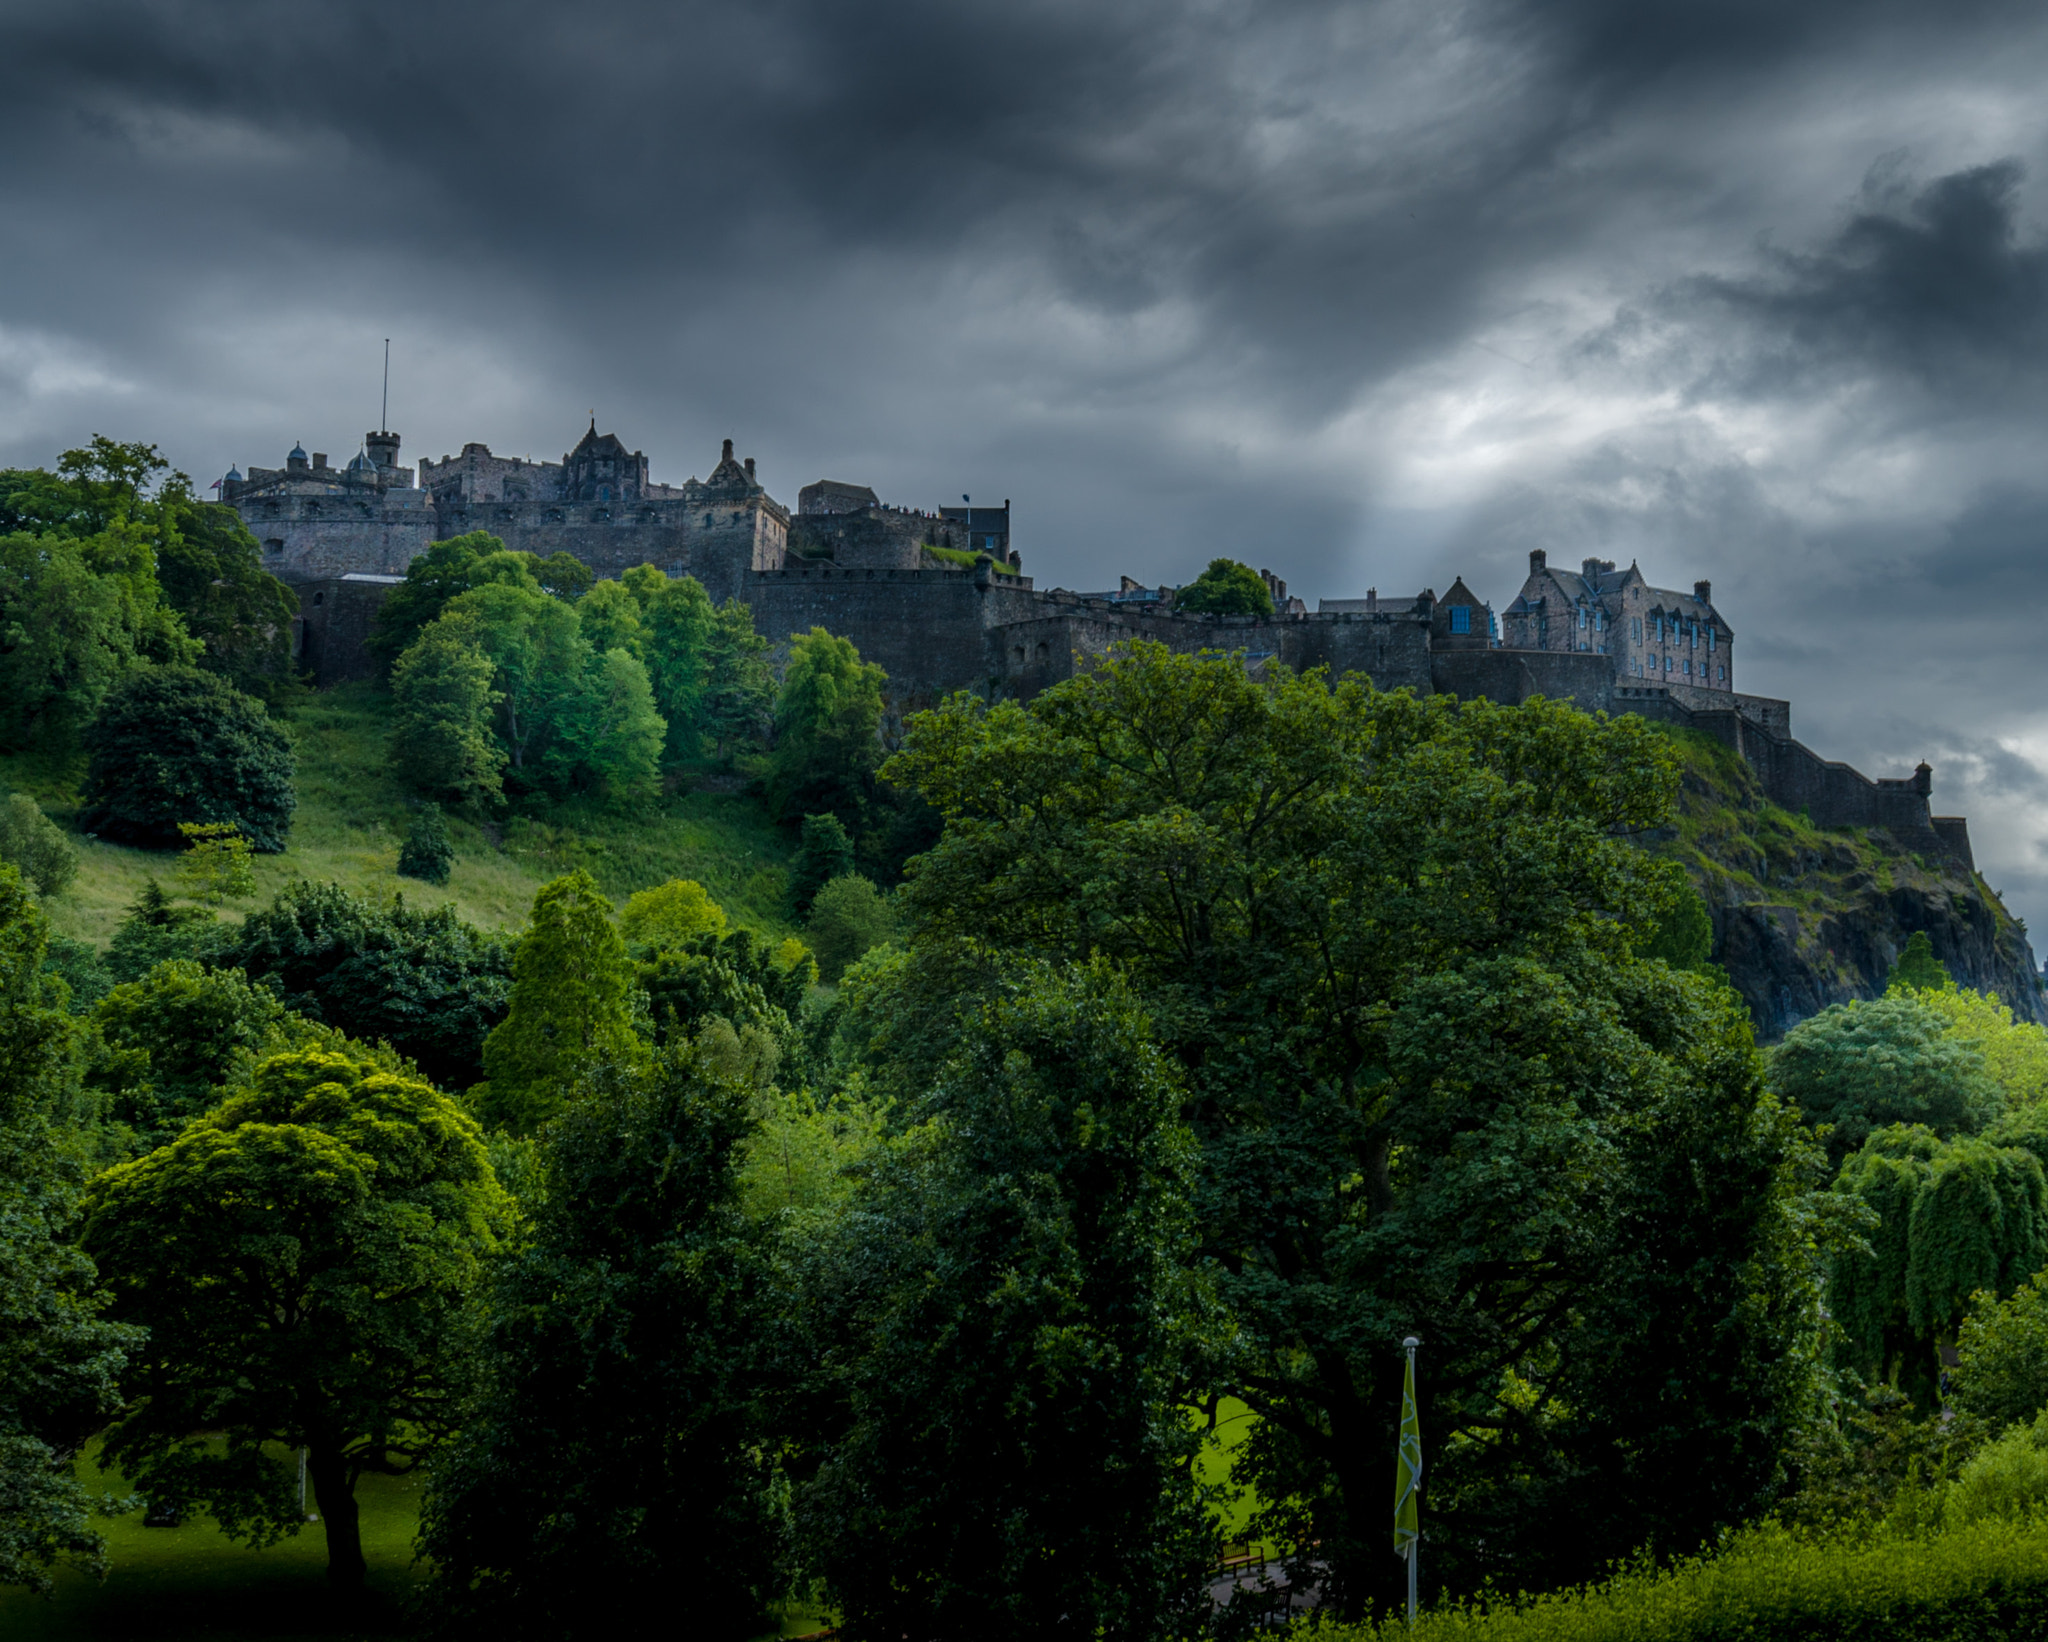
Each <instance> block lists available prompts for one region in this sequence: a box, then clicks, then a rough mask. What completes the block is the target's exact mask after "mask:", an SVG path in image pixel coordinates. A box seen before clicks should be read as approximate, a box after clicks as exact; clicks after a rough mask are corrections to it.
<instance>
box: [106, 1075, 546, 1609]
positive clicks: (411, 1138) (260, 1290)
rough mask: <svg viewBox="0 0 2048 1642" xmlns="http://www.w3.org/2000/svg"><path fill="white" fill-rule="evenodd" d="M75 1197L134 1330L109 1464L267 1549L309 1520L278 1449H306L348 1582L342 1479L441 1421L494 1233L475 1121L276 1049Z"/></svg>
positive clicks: (450, 1417)
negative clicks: (81, 1201) (193, 1117)
mask: <svg viewBox="0 0 2048 1642" xmlns="http://www.w3.org/2000/svg"><path fill="white" fill-rule="evenodd" d="M87 1210H88V1218H87V1222H86V1228H85V1236H84V1240H83V1246H84V1247H85V1248H86V1250H87V1251H88V1252H89V1253H91V1254H92V1255H93V1256H94V1257H95V1258H97V1259H98V1260H99V1261H101V1263H102V1264H103V1265H104V1266H105V1268H106V1270H107V1271H108V1272H109V1273H110V1274H111V1275H112V1276H113V1281H114V1285H115V1290H116V1294H117V1301H116V1305H115V1313H116V1315H117V1316H118V1317H120V1318H121V1319H123V1320H125V1321H130V1322H135V1323H139V1324H141V1325H143V1326H145V1327H147V1328H148V1330H149V1342H148V1346H147V1349H146V1350H145V1351H143V1352H141V1353H139V1354H138V1356H137V1358H136V1361H135V1365H134V1367H133V1369H132V1370H131V1376H130V1383H131V1387H132V1389H133V1391H134V1392H135V1393H137V1397H136V1400H135V1401H134V1402H132V1403H131V1404H130V1405H129V1408H128V1411H127V1412H126V1414H125V1415H124V1416H123V1417H122V1419H121V1420H120V1421H118V1422H117V1423H116V1424H115V1425H114V1426H113V1427H112V1429H111V1430H110V1431H109V1432H108V1434H107V1439H106V1446H105V1451H104V1452H105V1456H106V1459H107V1461H108V1462H109V1463H111V1464H118V1465H120V1466H121V1467H122V1468H123V1469H124V1470H125V1471H126V1472H127V1474H128V1475H129V1476H130V1477H132V1478H133V1479H134V1480H135V1481H136V1483H137V1484H138V1485H139V1486H140V1487H142V1488H143V1489H145V1490H147V1491H148V1492H150V1493H151V1494H153V1495H158V1496H162V1497H168V1498H172V1499H178V1500H183V1501H189V1502H204V1503H205V1504H206V1506H207V1508H208V1509H209V1510H211V1512H212V1513H213V1515H214V1517H215V1519H216V1520H217V1521H218V1522H219V1523H220V1526H221V1528H222V1531H223V1532H225V1533H227V1534H228V1535H229V1536H230V1537H232V1538H244V1539H249V1540H252V1541H254V1542H255V1543H257V1544H264V1543H269V1542H271V1541H274V1540H276V1539H278V1538H281V1537H283V1536H284V1535H286V1534H291V1533H296V1532H297V1531H298V1530H299V1528H300V1527H301V1526H302V1525H303V1522H304V1518H303V1516H302V1514H301V1512H300V1510H299V1504H298V1489H297V1486H296V1477H295V1476H294V1475H293V1474H292V1468H291V1467H290V1466H289V1465H288V1463H287V1462H286V1461H284V1460H282V1459H279V1458H276V1457H274V1454H275V1450H276V1449H277V1448H280V1447H281V1448H304V1449H306V1451H307V1471H308V1476H309V1478H310V1480H311V1482H312V1485H313V1491H314V1495H315V1497H316V1499H317V1500H318V1503H319V1512H320V1517H321V1520H322V1522H323V1523H324V1524H325V1526H326V1532H327V1553H328V1577H329V1578H330V1579H331V1580H333V1581H335V1582H336V1583H337V1584H340V1585H343V1586H355V1585H359V1584H360V1583H361V1582H362V1578H363V1572H364V1565H363V1555H362V1542H361V1534H360V1530H359V1526H358V1523H357V1518H356V1504H355V1485H356V1482H357V1480H358V1478H360V1477H361V1475H362V1474H363V1473H364V1472H365V1471H378V1472H386V1473H400V1472H404V1471H407V1470H410V1469H411V1468H412V1467H413V1466H414V1465H416V1464H417V1463H418V1462H419V1460H420V1459H421V1458H422V1457H424V1456H425V1455H426V1454H427V1453H428V1452H430V1451H431V1450H432V1448H433V1446H434V1444H435V1443H436V1442H437V1441H438V1440H439V1439H440V1438H441V1437H443V1436H444V1435H445V1434H446V1433H447V1432H448V1431H449V1429H450V1428H451V1427H452V1426H453V1425H454V1424H455V1423H456V1421H457V1418H458V1407H459V1399H460V1396H461V1393H462V1392H463V1390H464V1388H465V1385H466V1379H467V1374H468V1369H469V1364H468V1360H467V1358H466V1354H465V1348H464V1343H463V1335H462V1331H461V1330H460V1329H459V1328H458V1327H457V1326H456V1324H457V1321H458V1318H459V1315H460V1313H461V1310H462V1307H463V1305H464V1302H465V1300H466V1298H467V1296H468V1295H469V1293H470V1292H471V1291H472V1290H473V1289H474V1288H475V1287H476V1286H477V1284H478V1283H479V1281H480V1279H481V1277H482V1275H483V1272H484V1269H485V1264H486V1262H487V1261H488V1260H489V1259H490V1258H491V1257H492V1256H493V1255H494V1254H495V1253H496V1251H497V1249H498V1247H499V1245H500V1242H501V1240H502V1238H503V1237H504V1235H505V1233H506V1231H507V1229H508V1227H509V1223H510V1201H509V1199H508V1198H507V1197H506V1196H505V1193H504V1191H503V1190H502V1188H500V1187H499V1185H498V1183H497V1180H496V1178H495V1176H494V1174H493V1173H492V1169H491V1164H490V1158H489V1155H488V1153H487V1151H486V1149H485V1146H484V1141H483V1135H482V1132H481V1131H480V1130H479V1129H478V1128H477V1126H476V1124H475V1122H474V1121H473V1120H471V1119H470V1118H469V1117H468V1116H467V1115H466V1114H465V1113H464V1112H463V1111H462V1110H461V1108H460V1107H458V1106H457V1105H456V1104H455V1103H454V1102H453V1101H452V1100H450V1099H449V1098H448V1097H447V1096H445V1095H443V1094H441V1093H439V1092H438V1091H437V1090H435V1089H434V1088H433V1087H432V1086H431V1085H430V1084H428V1083H426V1082H424V1081H423V1080H421V1079H419V1078H416V1077H409V1076H406V1075H404V1074H401V1073H395V1072H390V1071H385V1070H382V1069H380V1068H378V1067H377V1066H376V1065H375V1064H373V1063H371V1062H369V1061H365V1060H359V1059H356V1058H353V1057H351V1056H348V1055H344V1054H337V1053H331V1052H322V1051H307V1052H303V1053H297V1054H285V1055H278V1056H274V1057H272V1058H271V1059H269V1060H267V1061H265V1062H263V1063H262V1064H261V1065H260V1066H259V1067H257V1068H256V1070H255V1072H254V1074H253V1076H252V1077H251V1078H250V1080H249V1081H248V1083H247V1084H245V1085H244V1086H242V1087H240V1088H238V1089H237V1090H235V1091H234V1092H233V1093H231V1094H230V1095H229V1096H228V1098H227V1099H226V1100H224V1101H223V1102H222V1103H221V1104H220V1105H219V1106H218V1107H216V1108H215V1109H214V1110H213V1111H212V1112H210V1113H208V1114H207V1115H206V1116H204V1117H203V1118H201V1119H199V1120H197V1121H196V1122H194V1123H193V1124H192V1125H190V1126H189V1127H187V1128H186V1129H185V1130H184V1132H183V1133H182V1134H180V1135H179V1137H178V1138H177V1139H176V1140H174V1141H173V1142H172V1143H171V1144H170V1145H168V1146H165V1147H162V1148H160V1149H159V1150H157V1151H154V1152H151V1153H150V1154H149V1155H148V1156H146V1157H142V1158H138V1159H136V1160H135V1161H134V1162H132V1163H124V1164H121V1165H119V1166H117V1167H116V1168H113V1169H111V1170H109V1171H107V1172H106V1173H105V1174H103V1175H101V1176H100V1177H99V1178H98V1179H97V1180H96V1181H94V1182H93V1185H92V1187H91V1190H90V1192H89V1195H88V1199H87ZM209 1433H218V1434H219V1437H213V1436H209V1435H208V1434H209ZM220 1437H224V1438H225V1444H224V1446H223V1444H222V1443H221V1441H220V1440H219V1438H220ZM265 1445H272V1446H271V1448H270V1449H269V1450H268V1451H266V1446H265Z"/></svg>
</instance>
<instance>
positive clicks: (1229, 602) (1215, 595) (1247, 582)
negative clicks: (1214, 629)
mask: <svg viewBox="0 0 2048 1642" xmlns="http://www.w3.org/2000/svg"><path fill="white" fill-rule="evenodd" d="M1173 607H1174V608H1175V609H1176V610H1185V611H1189V612H1191V613H1193V614H1196V615H1203V614H1208V615H1217V616H1270V615H1272V613H1273V594H1272V592H1271V590H1270V589H1269V588H1268V587H1267V586H1266V579H1265V578H1264V577H1263V576H1261V575H1260V574H1259V573H1258V572H1257V571H1256V570H1254V569H1253V568H1252V567H1251V566H1250V565H1248V564H1239V563H1238V562H1237V560H1235V559H1211V560H1210V561H1209V568H1208V569H1207V570H1204V571H1203V572H1202V573H1201V575H1199V576H1197V577H1196V578H1195V579H1194V580H1193V581H1191V582H1189V583H1188V585H1187V586H1185V587H1183V588H1181V589H1180V590H1179V591H1178V592H1176V593H1175V594H1174V596H1173Z"/></svg>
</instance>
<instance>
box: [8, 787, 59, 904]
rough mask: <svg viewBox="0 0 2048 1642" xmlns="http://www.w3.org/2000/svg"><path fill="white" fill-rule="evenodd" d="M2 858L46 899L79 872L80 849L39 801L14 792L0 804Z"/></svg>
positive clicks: (57, 891) (56, 892)
mask: <svg viewBox="0 0 2048 1642" xmlns="http://www.w3.org/2000/svg"><path fill="white" fill-rule="evenodd" d="M0 861H5V862H7V863H8V864H9V865H11V866H13V867H15V868H17V869H19V871H20V873H21V876H22V878H23V879H24V880H26V881H27V882H28V883H29V884H31V885H33V886H34V887H35V892H36V893H37V894H38V895H41V896H43V897H45V898H47V897H49V896H52V895H57V894H60V893H62V891H63V890H64V889H65V888H66V887H67V886H68V885H69V884H70V882H71V880H72V879H73V878H74V877H76V876H77V874H78V852H77V851H76V850H75V849H73V848H72V847H71V840H70V839H68V838H66V837H65V836H64V834H63V833H62V832H61V831H60V830H59V829H58V827H57V825H56V823H55V822H53V821H52V820H51V819H50V818H49V817H48V816H47V815H45V814H43V812H42V810H41V808H40V807H39V806H38V805H37V803H36V801H35V800H34V799H33V798H31V797H29V796H28V794H26V793H14V794H12V795H11V796H9V797H8V798H7V800H6V801H5V802H4V803H0Z"/></svg>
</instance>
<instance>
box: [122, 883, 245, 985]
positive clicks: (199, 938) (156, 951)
mask: <svg viewBox="0 0 2048 1642" xmlns="http://www.w3.org/2000/svg"><path fill="white" fill-rule="evenodd" d="M219 934H220V920H219V919H217V918H216V917H214V915H213V914H212V913H210V912H208V911H207V910H206V909H205V908H204V907H181V906H177V905H175V904H174V903H173V902H172V900H171V898H170V897H169V896H168V895H166V894H165V893H164V890H163V885H161V884H159V883H158V882H157V881H156V880H155V879H154V878H152V879H150V880H149V882H148V883H146V884H144V885H143V887H142V894H141V895H140V896H138V897H137V898H136V901H135V904H134V905H133V906H131V907H130V908H129V909H128V915H127V916H126V917H124V918H123V919H122V920H121V922H120V923H119V924H117V925H116V926H115V928H114V938H113V940H112V941H110V942H109V943H108V944H107V973H108V975H109V976H110V977H111V978H112V979H113V980H115V981H117V982H118V981H135V980H140V979H141V978H142V977H143V976H144V975H147V974H148V973H149V972H150V971H151V970H152V969H154V968H156V966H157V965H158V964H160V963H163V962H165V961H167V960H168V959H171V958H203V957H205V956H206V955H207V953H208V952H210V951H211V950H212V948H213V944H214V942H215V940H216V939H218V937H219Z"/></svg>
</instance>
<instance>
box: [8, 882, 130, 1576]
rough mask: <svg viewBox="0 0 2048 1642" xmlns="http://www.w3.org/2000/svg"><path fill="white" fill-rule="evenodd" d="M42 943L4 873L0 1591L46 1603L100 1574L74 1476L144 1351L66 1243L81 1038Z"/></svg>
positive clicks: (37, 918)
mask: <svg viewBox="0 0 2048 1642" xmlns="http://www.w3.org/2000/svg"><path fill="white" fill-rule="evenodd" d="M48 940H49V928H48V925H47V924H46V923H45V921H44V919H43V915H42V913H41V912H40V911H39V910H38V909H37V907H36V905H35V903H34V901H33V900H32V899H31V898H30V896H29V894H28V892H27V890H26V889H25V888H24V887H23V885H22V882H21V879H20V876H19V875H18V874H17V873H16V872H15V870H14V869H13V868H12V867H9V866H5V865H0V1585H25V1586H27V1587H29V1588H30V1589H31V1590H34V1591H38V1592H45V1593H46V1592H48V1590H49V1589H50V1569H51V1568H52V1566H53V1565H55V1564H57V1563H59V1562H73V1563H77V1564H80V1565H82V1566H84V1567H86V1568H88V1569H94V1570H98V1571H101V1572H103V1571H104V1552H105V1544H104V1541H103V1540H102V1538H101V1536H100V1535H99V1534H98V1533H97V1532H95V1531H94V1530H93V1528H92V1525H91V1511H90V1504H89V1501H88V1500H87V1498H86V1495H85V1492H84V1490H83V1489H82V1488H81V1487H80V1486H79V1484H78V1482H77V1480H76V1479H75V1477H74V1475H73V1471H72V1464H73V1461H74V1460H75V1459H76V1457H77V1455H78V1452H79V1450H80V1449H81V1448H82V1447H83V1446H84V1444H85V1441H86V1439H87V1438H88V1437H90V1436H91V1435H92V1433H93V1432H94V1431H96V1430H97V1429H98V1428H99V1427H100V1426H101V1425H102V1424H103V1423H104V1422H105V1420H106V1417H107V1416H108V1415H109V1414H111V1413H112V1412H113V1411H114V1410H115V1409H116V1408H117V1407H118V1406H119V1403H120V1394H119V1376H120V1373H121V1370H122V1368H123V1366H124V1360H125V1354H126V1353H127V1352H128V1351H130V1350H132V1349H133V1348H134V1347H135V1346H136V1345H137V1344H138V1342H139V1339H140V1336H139V1334H138V1333H137V1331H136V1330H134V1329H131V1328H125V1327H122V1326H120V1325H118V1324H114V1323H110V1322H108V1321H106V1320H105V1319H104V1318H103V1317H102V1316H101V1311H102V1309H103V1306H104V1296H103V1295H102V1294H101V1292H100V1289H99V1280H98V1277H97V1274H96V1273H95V1271H94V1268H93V1265H92V1262H91V1261H90V1260H88V1259H87V1258H86V1257H85V1255H83V1254H82V1253H81V1252H80V1251H79V1250H78V1249H77V1248H76V1247H75V1246H74V1244H73V1240H72V1235H71V1234H72V1231H73V1228H74V1219H75V1213H76V1206H77V1201H78V1175H79V1172H80V1170H79V1166H78V1156H79V1153H80V1151H81V1149H82V1148H81V1146H80V1145H79V1143H78V1137H76V1136H75V1135H70V1134H67V1133H66V1120H67V1118H68V1117H70V1116H72V1115H74V1114H75V1110H76V1089H77V1086H78V1079H79V1063H80V1039H79V1033H78V1031H77V1028H76V1025H75V1023H74V1022H72V1021H71V1020H70V1018H69V1017H68V1016H67V1015H66V1014H65V1012H64V1009H63V1001H62V988H61V987H60V986H58V985H57V984H56V983H54V982H53V981H52V979H51V978H50V977H49V976H48V975H47V973H46V972H45V968H44V958H45V952H46V948H47V943H48Z"/></svg>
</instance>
